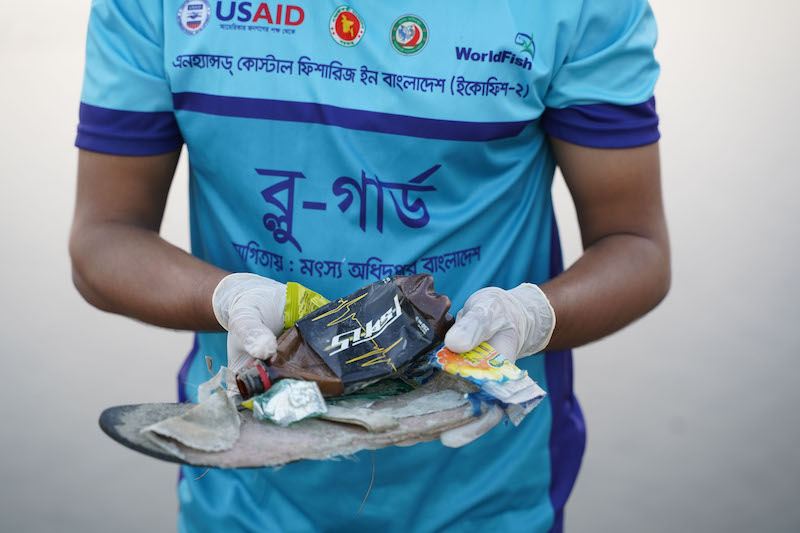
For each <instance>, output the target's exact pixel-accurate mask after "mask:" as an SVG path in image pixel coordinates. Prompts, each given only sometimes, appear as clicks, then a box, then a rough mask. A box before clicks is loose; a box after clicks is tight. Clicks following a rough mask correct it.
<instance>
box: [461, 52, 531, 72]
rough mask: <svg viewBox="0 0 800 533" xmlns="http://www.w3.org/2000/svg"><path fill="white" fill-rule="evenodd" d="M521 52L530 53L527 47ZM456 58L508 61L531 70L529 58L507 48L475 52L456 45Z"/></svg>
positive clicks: (490, 61)
mask: <svg viewBox="0 0 800 533" xmlns="http://www.w3.org/2000/svg"><path fill="white" fill-rule="evenodd" d="M523 52H528V53H530V51H529V50H527V49H526V50H523ZM456 59H458V60H460V61H476V62H480V63H483V62H489V63H508V64H510V65H515V66H517V67H522V68H524V69H527V70H531V68H532V67H533V63H531V60H530V58H528V57H524V58H523V57H522V55H521V54H520V55H517V54H515V53H514V52H511V51H509V50H501V51H498V52H495V51H493V50H489V51H488V52H477V51H473V50H472V48H468V47H466V46H456Z"/></svg>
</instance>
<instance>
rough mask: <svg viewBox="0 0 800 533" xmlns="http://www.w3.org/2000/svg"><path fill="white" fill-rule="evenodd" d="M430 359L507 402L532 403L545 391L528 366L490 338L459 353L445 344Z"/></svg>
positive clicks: (429, 360)
mask: <svg viewBox="0 0 800 533" xmlns="http://www.w3.org/2000/svg"><path fill="white" fill-rule="evenodd" d="M428 363H429V364H430V365H431V366H433V367H434V368H438V369H441V370H444V371H445V372H448V373H450V374H453V375H456V376H460V377H462V378H464V379H466V380H468V381H471V382H472V383H475V384H476V385H477V386H479V387H480V388H481V390H482V391H484V392H485V393H487V394H489V395H490V396H492V397H494V398H496V399H497V400H500V401H501V402H503V403H506V404H516V405H523V404H524V405H525V406H526V407H529V406H530V405H531V404H533V405H535V404H534V402H535V403H538V402H539V401H540V400H541V399H542V398H543V397H544V396H545V394H546V393H545V392H544V390H542V388H541V387H539V386H538V385H537V384H536V382H535V381H533V380H532V379H531V378H530V377H529V376H528V373H527V372H526V371H525V370H522V369H521V368H519V367H518V366H517V365H515V364H514V363H512V362H511V361H509V360H508V358H506V356H504V355H503V354H501V353H500V352H498V351H497V350H495V349H494V348H493V347H492V346H491V345H490V344H489V343H487V342H482V343H481V344H480V345H478V346H477V347H476V348H475V349H474V350H470V351H469V352H466V353H460V354H459V353H455V352H452V351H450V350H448V349H447V348H446V347H444V346H443V347H441V348H440V349H439V350H437V351H435V352H433V353H431V354H430V355H429V356H428ZM531 408H532V407H531Z"/></svg>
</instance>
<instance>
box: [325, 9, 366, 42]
mask: <svg viewBox="0 0 800 533" xmlns="http://www.w3.org/2000/svg"><path fill="white" fill-rule="evenodd" d="M365 29H366V26H364V21H363V20H361V17H359V16H358V15H357V14H356V12H355V11H353V8H351V7H349V6H339V7H337V8H336V11H334V12H333V15H331V37H333V40H334V41H336V42H337V43H338V44H340V45H342V46H355V45H357V44H358V42H359V41H360V40H361V37H363V36H364V30H365Z"/></svg>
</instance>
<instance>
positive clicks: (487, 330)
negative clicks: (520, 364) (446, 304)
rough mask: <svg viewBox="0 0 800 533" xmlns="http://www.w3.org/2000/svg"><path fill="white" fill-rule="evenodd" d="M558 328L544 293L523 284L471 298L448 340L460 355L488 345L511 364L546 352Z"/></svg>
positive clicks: (486, 291) (477, 294)
mask: <svg viewBox="0 0 800 533" xmlns="http://www.w3.org/2000/svg"><path fill="white" fill-rule="evenodd" d="M555 327H556V315H555V312H554V311H553V307H552V306H551V305H550V302H549V301H548V300H547V296H545V294H544V293H543V292H542V290H541V289H540V288H539V287H537V286H536V285H533V284H532V283H523V284H522V285H520V286H518V287H515V288H513V289H511V290H508V291H506V290H503V289H500V288H498V287H487V288H485V289H480V290H479V291H476V292H474V293H473V294H472V296H470V297H469V298H468V299H467V301H466V303H465V304H464V308H463V309H461V311H459V312H458V315H456V322H455V324H454V325H453V327H452V328H450V330H449V331H448V332H447V335H445V337H444V344H445V346H447V347H448V348H449V349H450V350H452V351H454V352H456V353H464V352H468V351H470V350H472V349H473V348H475V347H476V346H477V345H479V344H480V343H481V342H484V341H486V342H488V343H489V344H491V345H492V346H493V347H494V348H495V349H496V350H497V351H498V352H500V353H502V354H503V355H505V356H506V357H507V358H509V359H510V360H511V361H516V360H517V358H518V357H524V356H527V355H531V354H534V353H538V352H540V351H542V350H543V349H544V348H545V346H547V344H548V343H549V342H550V337H552V336H553V330H554V329H555Z"/></svg>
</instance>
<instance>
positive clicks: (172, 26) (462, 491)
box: [76, 0, 659, 532]
mask: <svg viewBox="0 0 800 533" xmlns="http://www.w3.org/2000/svg"><path fill="white" fill-rule="evenodd" d="M655 40H656V27H655V22H654V19H653V15H652V12H651V10H650V7H649V6H648V4H647V2H646V1H643V0H615V1H610V2H590V1H577V0H576V1H563V2H546V1H543V0H535V1H529V0H525V1H523V0H507V1H501V2H487V1H485V0H484V1H480V0H459V1H454V0H452V1H441V2H422V1H417V0H414V1H409V2H404V3H389V2H375V1H372V2H366V1H355V0H354V1H353V2H350V3H349V4H342V3H341V0H336V1H322V0H317V1H309V0H303V1H301V0H296V1H295V2H294V3H293V4H279V3H274V2H265V3H259V2H237V1H229V0H223V1H212V0H153V1H150V2H136V1H133V0H124V1H123V0H95V1H94V2H93V6H92V15H91V19H90V23H89V33H88V40H87V56H86V73H85V81H84V89H83V94H82V98H81V108H80V124H79V126H78V137H77V142H76V144H77V145H78V146H79V147H81V148H83V149H87V150H92V151H97V152H104V153H111V154H120V155H134V156H146V155H154V154H159V153H166V152H170V151H173V150H177V149H179V148H180V147H181V146H182V145H183V144H184V143H185V144H186V146H187V149H188V154H189V161H190V169H191V170H190V202H191V245H192V253H193V254H194V255H196V256H197V257H199V258H201V259H203V260H205V261H208V262H210V263H213V264H215V265H218V266H220V267H222V268H224V269H227V270H230V271H235V272H243V271H248V272H254V273H257V274H260V275H264V276H267V277H270V278H273V279H276V280H278V281H282V282H287V281H296V282H299V283H301V284H303V285H305V286H307V287H309V288H311V289H313V290H315V291H318V292H320V293H321V294H324V295H326V296H327V297H329V298H336V297H339V296H342V295H345V294H349V293H351V292H352V291H354V290H355V289H357V288H358V287H361V286H363V285H366V284H368V283H370V282H372V281H375V280H378V279H380V278H383V277H386V276H389V275H394V274H407V273H418V272H430V273H432V274H433V275H434V278H435V283H436V289H437V291H438V292H440V293H443V294H447V295H448V296H450V298H451V300H452V301H453V310H454V311H457V310H458V309H459V308H460V307H461V305H462V304H463V302H464V301H465V300H466V298H467V297H468V296H469V295H470V294H471V293H472V292H474V291H475V290H477V289H480V288H482V287H486V286H499V287H503V288H511V287H514V286H516V285H518V284H519V283H521V282H532V283H541V282H544V281H546V280H547V279H549V278H551V277H553V276H555V275H557V274H558V273H559V272H560V270H561V256H560V250H559V244H558V234H557V230H556V228H555V224H554V217H553V208H552V203H551V196H550V187H551V183H552V178H553V173H554V168H555V161H554V158H553V155H552V152H551V151H550V149H549V146H548V142H547V136H548V135H552V136H555V137H558V138H561V139H564V140H567V141H570V142H573V143H577V144H581V145H586V146H592V147H598V148H621V147H632V146H640V145H645V144H650V143H653V142H655V141H657V140H658V137H659V133H658V117H657V115H656V113H655V104H654V100H653V88H654V85H655V82H656V79H657V77H658V72H659V67H658V64H657V63H656V61H655V59H654V57H653V47H654V45H655ZM225 339H226V338H225V334H224V333H198V334H197V335H196V340H195V346H194V348H193V349H192V351H191V353H190V355H189V357H188V358H187V360H186V362H185V364H184V366H183V368H182V369H181V371H180V374H179V380H178V381H179V397H180V399H181V401H191V400H192V399H193V397H194V395H195V391H196V387H197V385H199V384H200V383H202V382H203V381H205V380H206V379H207V378H208V377H209V376H208V371H207V369H206V366H205V362H204V357H205V356H211V357H212V358H213V362H214V367H215V368H217V367H219V366H220V365H222V364H225V361H226V353H225V345H226V341H225ZM519 364H520V366H522V367H523V368H525V369H526V370H527V371H528V372H529V374H530V375H531V377H532V378H533V379H535V380H536V381H537V382H538V383H539V384H540V385H541V386H542V387H543V388H544V389H545V390H546V391H547V392H548V396H547V397H546V398H545V400H544V401H543V402H542V403H541V404H540V406H539V407H537V408H536V409H535V410H534V411H533V412H532V413H531V414H530V415H529V416H528V417H527V418H526V419H525V420H524V421H523V422H522V424H521V425H520V426H519V427H516V428H515V427H513V426H512V425H504V424H501V425H498V426H497V427H496V428H494V429H492V430H491V431H490V432H489V433H487V434H486V435H484V436H483V437H481V438H480V439H478V440H476V441H475V442H473V443H471V444H469V445H467V446H465V447H463V448H461V449H456V450H453V449H448V448H445V447H443V446H441V445H440V444H439V443H438V442H430V443H425V444H420V445H417V446H413V447H410V448H397V447H392V448H388V449H382V450H378V451H376V452H375V453H374V457H375V481H374V485H373V487H372V490H371V492H370V495H369V498H368V500H367V501H366V504H365V505H364V507H363V510H362V511H361V513H360V514H359V515H358V516H357V517H356V513H357V512H358V510H359V507H360V506H361V503H362V499H363V498H364V495H365V493H366V491H367V487H368V486H369V484H370V478H371V475H372V458H371V456H370V452H362V453H360V454H357V455H356V456H355V457H353V458H351V459H347V460H340V461H303V462H299V463H294V464H290V465H287V466H285V467H283V468H281V469H279V470H271V469H260V470H240V471H222V470H212V471H209V472H208V473H206V474H205V475H204V476H203V477H202V478H200V479H195V478H198V477H199V476H200V475H201V474H203V471H204V470H205V469H195V468H188V467H183V468H182V476H181V480H180V482H179V487H178V494H179V500H180V504H181V510H180V515H179V520H178V521H179V530H181V531H238V530H241V531H261V532H266V531H355V530H358V531H449V530H452V531H463V530H468V531H472V530H474V531H494V530H503V531H536V532H538V531H551V530H552V531H560V530H561V528H562V521H563V507H564V503H565V502H566V499H567V496H568V494H569V492H570V490H571V487H572V485H573V483H574V480H575V477H576V475H577V472H578V468H579V465H580V460H581V455H582V452H583V447H584V439H585V433H584V425H583V419H582V416H581V413H580V409H579V407H578V404H577V401H576V399H575V396H574V395H573V390H572V360H571V355H570V353H569V352H568V351H567V352H551V353H546V354H536V355H532V356H531V357H527V358H525V359H522V360H521V361H520V362H519Z"/></svg>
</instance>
